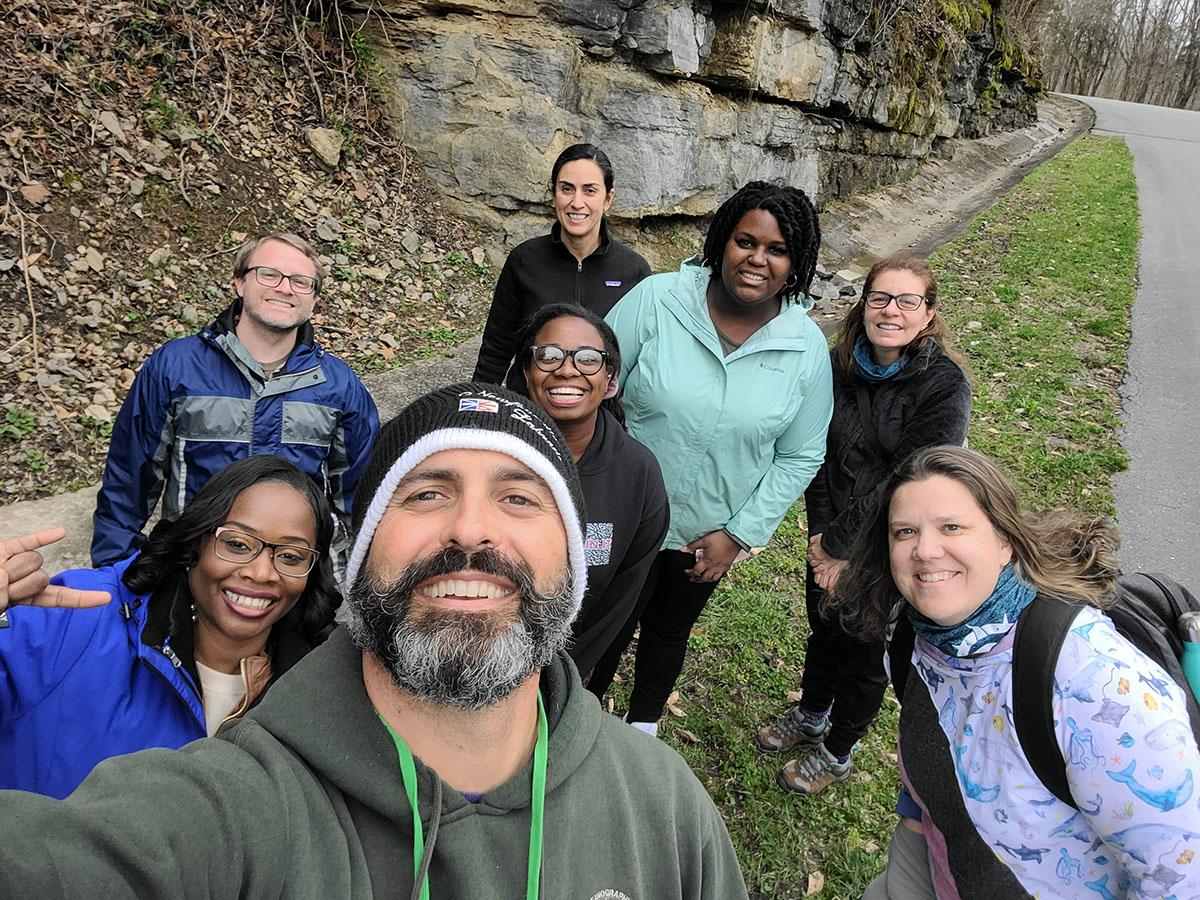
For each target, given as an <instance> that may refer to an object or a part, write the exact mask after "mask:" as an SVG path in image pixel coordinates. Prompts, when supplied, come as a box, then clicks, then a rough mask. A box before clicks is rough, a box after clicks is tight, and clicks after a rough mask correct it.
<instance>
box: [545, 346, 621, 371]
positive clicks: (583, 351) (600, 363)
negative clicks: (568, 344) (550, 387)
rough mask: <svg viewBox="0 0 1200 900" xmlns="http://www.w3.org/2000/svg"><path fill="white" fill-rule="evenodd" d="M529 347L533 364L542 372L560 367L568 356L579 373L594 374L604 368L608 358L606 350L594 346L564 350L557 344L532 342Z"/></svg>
mask: <svg viewBox="0 0 1200 900" xmlns="http://www.w3.org/2000/svg"><path fill="white" fill-rule="evenodd" d="M530 349H532V350H533V364H534V365H535V366H537V367H538V368H539V369H541V370H542V371H543V372H555V371H557V370H558V369H561V368H562V364H563V362H564V361H565V360H566V358H567V357H568V356H569V357H571V359H572V361H573V362H574V363H575V368H576V370H578V372H579V374H580V375H595V374H596V373H597V372H599V371H600V370H601V369H603V368H604V364H605V362H606V361H607V360H608V352H607V351H605V350H597V349H596V348H595V347H580V348H578V349H577V350H564V349H563V348H562V347H560V346H558V344H534V345H533V347H532V348H530Z"/></svg>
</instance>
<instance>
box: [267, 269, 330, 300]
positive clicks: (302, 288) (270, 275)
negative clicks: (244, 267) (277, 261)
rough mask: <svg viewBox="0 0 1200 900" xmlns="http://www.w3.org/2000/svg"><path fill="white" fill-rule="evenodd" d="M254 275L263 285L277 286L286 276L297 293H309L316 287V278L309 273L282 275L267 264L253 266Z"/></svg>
mask: <svg viewBox="0 0 1200 900" xmlns="http://www.w3.org/2000/svg"><path fill="white" fill-rule="evenodd" d="M254 277H255V279H256V280H257V281H258V283H259V284H261V285H262V286H263V287H279V284H280V282H282V281H283V279H285V278H286V279H287V280H288V284H290V285H291V286H292V290H293V291H295V292H296V293H297V294H311V293H312V292H313V291H314V290H316V287H317V279H315V278H313V277H312V276H311V275H284V274H283V273H282V272H280V271H279V270H278V269H272V268H270V267H269V266H255V267H254Z"/></svg>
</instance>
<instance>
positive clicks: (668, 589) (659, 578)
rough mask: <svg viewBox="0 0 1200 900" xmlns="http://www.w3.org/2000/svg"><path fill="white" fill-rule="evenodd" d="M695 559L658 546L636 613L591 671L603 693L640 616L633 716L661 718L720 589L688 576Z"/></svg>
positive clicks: (638, 719)
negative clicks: (695, 632)
mask: <svg viewBox="0 0 1200 900" xmlns="http://www.w3.org/2000/svg"><path fill="white" fill-rule="evenodd" d="M695 564H696V558H695V556H693V555H692V554H691V553H681V552H680V551H678V550H660V551H659V553H658V557H657V558H656V559H655V560H654V566H653V567H652V568H651V569H650V574H649V576H648V577H647V578H646V586H645V587H644V588H643V589H642V595H641V597H640V598H639V599H638V611H637V613H636V614H635V615H633V616H631V617H630V619H629V622H628V624H627V625H626V627H625V630H623V631H622V632H621V634H620V635H619V636H618V638H617V640H616V641H614V642H613V645H612V646H611V647H610V648H609V650H608V652H607V653H606V654H605V655H604V657H603V658H602V659H601V660H600V662H599V663H597V664H596V668H595V669H594V670H593V672H592V678H591V681H589V682H588V690H590V691H592V692H593V693H594V694H596V696H597V697H602V696H604V691H605V690H606V689H607V688H608V686H609V684H610V683H611V682H612V676H613V673H615V672H616V670H617V663H618V662H619V661H620V659H621V654H622V653H624V652H625V648H626V647H628V646H629V641H630V640H631V639H632V638H633V632H634V630H635V629H636V627H637V624H638V621H639V619H640V620H641V624H642V633H641V636H640V637H639V638H638V646H637V657H636V660H635V662H634V680H633V696H632V697H630V698H629V720H630V721H631V722H657V721H658V718H659V716H661V715H662V711H663V707H664V706H666V704H667V698H668V697H670V696H671V691H673V690H675V681H676V680H677V679H678V678H679V673H680V671H682V669H683V657H684V655H685V654H686V653H687V642H688V635H689V634H691V632H692V626H693V625H695V624H696V620H697V619H699V618H700V613H702V612H703V611H704V605H705V604H706V603H707V602H708V598H709V597H711V596H712V593H713V591H715V590H716V589H717V584H718V582H716V581H705V582H701V583H699V584H696V583H693V582H692V581H690V580H689V579H688V576H687V575H685V574H684V572H685V571H686V570H687V569H690V568H691V567H692V566H694V565H695Z"/></svg>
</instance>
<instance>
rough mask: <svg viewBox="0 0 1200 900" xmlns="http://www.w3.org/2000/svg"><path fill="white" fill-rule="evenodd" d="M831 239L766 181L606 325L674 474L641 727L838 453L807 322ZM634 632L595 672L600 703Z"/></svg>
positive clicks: (637, 711)
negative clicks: (737, 570) (741, 567)
mask: <svg viewBox="0 0 1200 900" xmlns="http://www.w3.org/2000/svg"><path fill="white" fill-rule="evenodd" d="M820 244H821V228H820V224H819V222H818V219H817V211H816V209H814V208H813V204H812V201H811V200H809V198H808V197H807V196H806V195H805V193H804V192H803V191H801V190H799V189H798V188H792V187H781V186H777V185H772V184H767V183H766V182H762V181H753V182H750V183H749V184H747V185H746V186H745V187H743V188H742V189H741V190H739V191H738V192H737V193H735V194H734V195H733V196H732V197H730V198H729V199H728V200H726V201H725V203H724V204H722V205H721V208H720V209H718V210H717V214H716V215H715V216H714V217H713V221H712V224H711V225H710V226H709V230H708V236H707V238H706V240H705V242H704V256H703V257H693V258H692V259H689V260H686V261H685V262H684V263H683V265H682V266H681V267H680V270H679V272H678V274H674V273H669V274H664V275H654V276H651V277H650V278H648V279H646V280H645V281H643V282H642V283H641V284H639V285H638V286H637V287H636V288H634V289H633V290H632V291H630V292H629V293H628V294H627V295H626V296H625V297H624V298H623V299H622V300H621V301H620V302H619V303H618V304H617V305H616V306H615V307H614V308H613V309H612V311H611V312H610V313H609V315H608V322H609V324H611V325H612V327H613V330H614V331H615V332H616V334H617V338H618V340H619V342H620V345H621V353H622V361H621V372H620V382H621V385H622V388H623V390H624V401H625V409H626V417H627V418H626V422H627V424H628V426H629V432H630V434H632V435H633V436H634V437H635V438H637V439H638V440H639V441H641V442H642V443H643V444H645V445H646V446H647V447H649V448H650V450H651V451H652V452H653V453H654V455H655V456H656V457H658V462H659V465H660V466H661V467H662V472H663V479H664V481H665V482H666V485H667V495H668V498H669V499H670V503H671V527H670V530H669V531H668V532H667V536H666V539H665V540H664V542H663V549H662V550H661V551H660V552H659V555H658V558H657V560H656V561H655V567H654V570H653V571H652V572H651V573H650V576H649V578H648V579H647V582H646V588H645V590H644V591H643V595H642V597H641V598H640V599H639V608H640V609H641V610H642V612H641V626H642V631H641V638H640V639H639V641H638V650H637V660H636V664H635V683H634V690H633V696H632V698H631V699H630V704H629V714H628V717H627V718H628V720H629V721H630V722H632V723H634V724H635V725H637V726H639V727H640V728H641V729H642V730H643V731H647V732H650V733H652V734H653V733H655V731H656V727H657V722H658V718H659V716H661V715H662V710H663V707H664V705H665V704H666V700H667V698H668V697H669V696H670V694H671V691H672V690H673V689H674V686H675V680H676V679H677V678H678V677H679V672H680V670H681V669H682V667H683V658H684V654H685V653H686V651H687V639H688V634H689V633H690V631H691V628H692V625H693V624H695V622H696V620H697V619H698V618H699V616H700V613H701V612H702V611H703V609H704V605H705V603H706V602H707V601H708V598H709V596H711V594H712V592H713V591H714V590H715V589H716V586H717V582H718V581H720V579H721V577H722V576H723V575H724V574H725V573H726V572H727V571H728V570H729V566H730V565H731V564H732V563H733V562H734V561H735V559H736V558H737V557H738V556H739V554H742V553H744V552H746V551H749V550H750V549H751V548H753V547H761V546H763V545H764V544H766V542H767V540H768V539H769V538H770V537H771V534H772V533H773V532H774V531H775V528H776V527H777V526H778V525H779V522H780V521H781V520H782V519H783V516H784V515H785V514H786V513H787V511H788V508H789V507H790V506H791V505H792V503H794V502H795V501H796V499H797V498H798V497H799V496H800V495H801V494H802V493H804V489H805V487H806V486H807V485H808V482H809V481H810V480H811V479H812V477H813V475H814V474H815V473H816V471H817V469H818V468H819V467H820V465H821V460H822V459H823V457H824V455H825V430H826V428H827V427H828V425H829V417H830V415H831V413H832V410H833V388H832V381H831V375H830V366H829V355H828V353H827V351H826V347H825V338H824V337H823V336H822V334H821V331H820V329H819V328H817V326H816V325H815V324H814V323H813V322H812V321H811V320H809V318H808V315H807V313H808V310H809V308H810V307H811V306H812V301H811V299H809V297H808V294H807V292H808V288H809V285H810V284H811V283H812V279H813V275H814V274H815V272H816V264H817V251H818V249H819V248H820ZM636 624H637V617H636V616H635V617H634V618H633V619H632V620H631V621H630V624H629V625H628V626H627V627H626V630H625V632H624V633H623V634H622V635H621V636H620V637H619V639H618V640H617V642H616V643H615V644H614V645H613V647H612V649H610V651H609V653H608V654H607V655H606V657H605V658H604V659H602V660H601V661H600V663H599V664H598V665H597V666H596V669H595V670H594V672H593V674H592V681H591V683H590V684H589V688H590V689H591V690H592V691H593V692H595V693H597V694H602V693H603V690H604V688H605V687H606V686H607V685H608V684H609V682H610V681H611V679H612V675H613V673H614V672H615V671H616V664H617V661H618V660H619V659H620V655H621V652H622V651H623V650H624V648H625V646H626V645H627V644H628V643H629V640H630V638H631V637H632V634H633V629H634V627H635V625H636Z"/></svg>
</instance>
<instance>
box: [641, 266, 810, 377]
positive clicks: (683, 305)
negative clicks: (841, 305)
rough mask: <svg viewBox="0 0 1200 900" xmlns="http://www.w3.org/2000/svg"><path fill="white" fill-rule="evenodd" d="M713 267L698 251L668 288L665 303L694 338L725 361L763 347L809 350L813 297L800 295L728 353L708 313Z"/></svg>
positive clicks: (681, 268)
mask: <svg viewBox="0 0 1200 900" xmlns="http://www.w3.org/2000/svg"><path fill="white" fill-rule="evenodd" d="M712 276H713V271H712V269H711V268H709V267H708V266H706V265H704V264H703V261H702V259H701V257H700V256H699V255H696V256H693V257H691V258H690V259H685V260H684V261H683V264H682V265H681V266H680V267H679V276H678V278H677V280H676V282H675V289H674V290H673V291H668V292H666V293H665V295H664V297H663V303H664V305H665V306H666V308H667V309H668V310H670V311H671V313H672V314H673V315H674V316H675V317H676V318H677V319H678V320H679V322H680V324H681V325H683V327H684V328H686V329H687V330H688V331H690V332H691V333H692V334H693V335H694V336H695V338H696V339H697V340H698V341H700V343H701V344H703V345H704V346H705V347H707V348H708V349H709V350H710V351H712V353H713V354H714V355H715V356H716V357H717V358H718V359H721V360H723V361H724V362H725V363H726V364H728V363H730V362H733V361H734V360H735V359H738V358H739V357H741V356H745V355H746V354H747V353H756V352H758V351H760V350H808V349H811V347H810V343H811V342H810V340H809V334H808V333H807V332H808V330H809V326H810V322H809V319H808V311H809V310H810V309H811V308H812V305H813V301H812V298H810V297H805V296H800V297H797V298H796V299H795V300H793V301H792V302H791V303H787V304H784V305H783V308H782V309H780V310H779V315H777V316H776V317H775V318H774V319H772V320H771V321H770V322H768V323H767V324H766V325H764V326H763V327H762V328H760V329H758V331H756V332H755V333H754V334H752V335H751V336H750V337H749V338H748V339H747V340H746V341H745V342H744V343H743V344H742V346H741V347H739V348H738V349H737V350H735V351H734V352H733V353H731V354H729V356H725V355H724V353H722V351H721V341H720V339H719V338H718V337H717V329H716V326H714V325H713V322H712V318H711V317H710V316H709V314H708V300H707V291H708V284H709V281H711V280H712Z"/></svg>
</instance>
